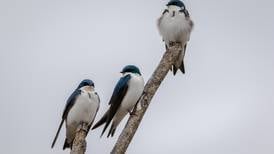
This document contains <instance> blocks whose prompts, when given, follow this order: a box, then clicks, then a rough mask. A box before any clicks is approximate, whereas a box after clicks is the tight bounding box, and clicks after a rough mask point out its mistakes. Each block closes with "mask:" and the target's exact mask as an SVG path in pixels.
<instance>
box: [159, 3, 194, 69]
mask: <svg viewBox="0 0 274 154" xmlns="http://www.w3.org/2000/svg"><path fill="white" fill-rule="evenodd" d="M173 11H176V13H175V16H174V17H172V15H171V14H172V12H173ZM191 22H192V21H191V20H190V19H186V18H185V16H184V14H183V13H179V12H178V9H177V8H176V7H170V8H169V13H165V14H164V15H163V16H161V17H160V18H159V20H158V29H159V32H160V34H161V36H162V37H163V40H164V41H165V43H166V45H167V46H169V43H170V42H181V43H182V46H183V47H184V45H185V44H186V43H187V42H188V41H189V38H190V33H191V31H192V23H191ZM183 57H184V52H182V54H181V56H180V58H179V60H178V62H177V64H179V65H180V64H181V62H182V60H183ZM176 66H177V65H176Z"/></svg>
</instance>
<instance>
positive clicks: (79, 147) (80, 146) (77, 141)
mask: <svg viewBox="0 0 274 154" xmlns="http://www.w3.org/2000/svg"><path fill="white" fill-rule="evenodd" d="M87 132H88V124H87V123H82V124H81V125H79V126H78V128H77V131H76V135H75V138H74V140H73V143H72V149H71V151H70V154H84V153H85V152H86V146H87V143H86V140H85V139H86V136H87Z"/></svg>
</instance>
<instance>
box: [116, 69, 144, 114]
mask: <svg viewBox="0 0 274 154" xmlns="http://www.w3.org/2000/svg"><path fill="white" fill-rule="evenodd" d="M143 90H144V79H143V77H142V76H140V75H137V74H133V73H132V74H131V79H130V80H129V83H128V90H127V93H126V95H125V97H124V99H123V101H122V104H121V107H120V108H122V109H123V110H131V109H132V108H133V107H134V105H135V104H136V103H137V101H138V99H139V98H140V96H141V95H142V92H143Z"/></svg>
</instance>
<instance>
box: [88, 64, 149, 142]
mask: <svg viewBox="0 0 274 154" xmlns="http://www.w3.org/2000/svg"><path fill="white" fill-rule="evenodd" d="M121 73H122V77H121V78H120V80H119V81H118V83H117V84H116V86H115V89H114V91H113V94H112V96H111V99H110V101H109V105H110V107H109V109H108V110H107V112H106V113H105V114H104V115H103V117H102V118H101V119H100V120H99V121H98V122H97V123H96V124H95V125H94V127H93V128H92V129H95V128H97V127H99V126H101V125H102V124H104V123H105V127H104V129H103V131H102V134H101V136H102V135H103V134H104V132H105V131H106V129H107V127H108V126H109V124H110V123H111V122H112V124H111V128H110V130H109V133H108V135H107V137H109V136H110V135H111V136H113V135H114V133H115V130H116V128H117V126H118V125H119V123H120V122H121V121H122V119H123V118H124V117H125V116H126V115H127V113H131V111H132V109H133V108H134V106H135V105H136V103H137V102H138V100H139V98H140V97H141V95H142V92H143V90H144V79H143V77H142V75H141V73H140V70H139V68H138V67H136V66H134V65H128V66H126V67H124V68H123V70H122V71H121Z"/></svg>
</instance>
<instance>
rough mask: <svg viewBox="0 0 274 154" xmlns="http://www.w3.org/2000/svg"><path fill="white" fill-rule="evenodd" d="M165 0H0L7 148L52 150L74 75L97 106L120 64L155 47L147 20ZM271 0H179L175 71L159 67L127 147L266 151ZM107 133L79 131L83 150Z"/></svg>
mask: <svg viewBox="0 0 274 154" xmlns="http://www.w3.org/2000/svg"><path fill="white" fill-rule="evenodd" d="M166 3H167V0H157V1H156V0H135V1H133V0H115V1H100V0H97V1H94V0H77V1H76V0H24V1H23V0H0V74H1V77H0V98H1V107H0V121H1V131H0V137H1V139H0V145H1V153H6V154H18V153H22V154H26V153H28V154H37V153H39V154H50V153H52V154H63V153H68V152H69V151H68V150H67V151H62V146H63V142H64V139H65V135H64V132H65V129H64V128H63V129H62V132H61V134H60V136H59V138H58V140H57V144H56V146H55V148H54V149H53V150H52V149H50V144H51V142H52V140H53V137H54V135H55V133H56V131H57V127H58V125H59V122H60V119H61V115H62V112H63V108H64V106H65V101H66V100H67V98H68V96H69V95H70V94H71V93H72V92H73V90H74V89H75V88H76V86H77V85H78V84H79V82H80V81H81V80H82V79H85V78H90V79H92V80H93V81H94V82H95V86H96V91H97V92H98V93H99V95H100V97H101V108H100V110H99V113H98V115H97V117H96V120H98V119H99V118H100V117H101V116H102V114H103V113H104V112H105V110H106V109H107V103H108V100H109V99H110V96H111V94H112V91H113V88H114V86H115V84H116V82H117V81H118V79H119V77H120V74H119V72H120V70H121V69H122V67H123V66H125V65H127V64H135V65H138V66H139V67H140V69H141V71H142V73H143V75H144V78H145V80H146V81H147V80H148V78H149V77H150V76H151V74H152V72H153V71H154V69H155V68H156V66H157V64H158V63H159V60H160V58H161V56H162V54H163V52H164V44H163V42H162V39H161V37H160V36H159V33H158V31H157V28H156V19H157V18H158V17H159V15H160V14H161V13H162V10H163V9H164V7H165V4H166ZM273 5H274V2H273V1H271V0H261V1H258V0H207V1H201V0H187V1H186V6H187V8H188V10H189V12H190V14H191V16H192V18H193V20H194V23H195V28H194V31H193V33H192V36H191V40H190V42H189V45H188V49H187V53H186V57H185V65H186V74H185V75H182V74H180V73H178V75H177V76H176V77H173V76H172V74H171V73H169V74H168V75H167V77H166V79H165V80H164V82H163V83H162V85H161V87H160V88H159V90H158V92H157V94H156V95H155V97H154V98H153V100H152V104H151V106H150V107H149V109H148V110H147V113H146V115H145V117H144V119H143V121H142V123H141V126H140V127H139V129H138V131H137V133H136V135H135V137H134V139H133V141H132V143H131V144H130V146H129V149H128V152H127V153H129V154H141V153H142V154H151V153H158V154H166V153H170V154H171V153H172V154H173V153H174V154H181V153H183V154H273V153H274V120H273V117H274V69H273V67H274V30H273V27H274V17H273V14H274V10H273ZM125 122H126V120H124V121H123V123H122V124H121V125H120V126H119V127H118V130H117V132H116V134H115V137H114V138H110V139H106V138H105V137H103V138H101V139H100V137H99V136H100V133H101V131H102V128H99V129H96V130H95V131H91V132H90V133H89V135H88V137H87V142H88V147H87V153H96V154H101V153H102V154H104V153H109V152H110V151H111V149H112V147H113V145H114V143H115V141H116V140H117V138H118V136H119V134H120V132H121V130H122V128H123V127H124V124H125Z"/></svg>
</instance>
